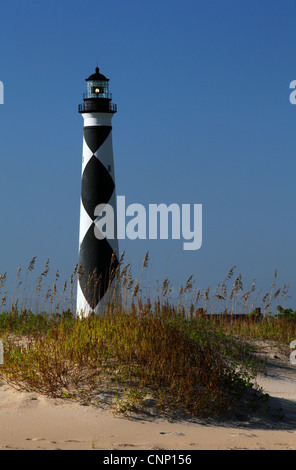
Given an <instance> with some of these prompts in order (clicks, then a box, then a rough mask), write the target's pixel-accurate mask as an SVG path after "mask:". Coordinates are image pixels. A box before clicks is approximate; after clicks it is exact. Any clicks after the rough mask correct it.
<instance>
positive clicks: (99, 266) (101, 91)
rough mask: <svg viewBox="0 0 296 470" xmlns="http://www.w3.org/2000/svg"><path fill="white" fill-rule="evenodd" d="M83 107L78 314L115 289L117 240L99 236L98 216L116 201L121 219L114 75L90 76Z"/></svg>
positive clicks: (98, 305)
mask: <svg viewBox="0 0 296 470" xmlns="http://www.w3.org/2000/svg"><path fill="white" fill-rule="evenodd" d="M78 110H79V113H81V114H82V116H83V119H84V129H83V154H82V181H81V206H80V232H79V266H80V275H79V279H78V285H77V307H76V310H77V314H78V315H81V316H87V315H89V314H90V313H100V312H101V311H102V305H103V304H104V300H106V298H107V297H108V296H107V292H108V290H109V291H110V289H109V287H110V283H111V281H112V278H111V277H112V272H114V269H116V267H117V266H118V241H117V238H116V228H115V236H114V237H113V238H110V239H108V238H107V237H106V236H104V234H101V236H99V237H98V229H97V227H96V225H95V224H96V219H98V217H99V216H100V214H99V213H98V210H97V209H96V208H98V206H99V207H100V211H99V212H100V213H102V208H103V207H104V206H105V205H107V204H108V205H109V206H112V208H113V211H114V221H115V225H116V193H115V174H114V162H113V146H112V126H111V120H112V117H113V115H114V114H115V113H116V112H117V106H116V105H115V104H113V103H112V96H111V94H110V93H109V79H108V78H106V77H105V76H104V75H103V74H101V73H100V69H99V68H98V67H97V68H96V70H95V73H94V74H92V75H91V76H90V77H89V78H87V79H86V93H85V94H84V96H83V103H82V104H80V105H79V108H78Z"/></svg>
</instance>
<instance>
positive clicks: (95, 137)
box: [83, 126, 112, 153]
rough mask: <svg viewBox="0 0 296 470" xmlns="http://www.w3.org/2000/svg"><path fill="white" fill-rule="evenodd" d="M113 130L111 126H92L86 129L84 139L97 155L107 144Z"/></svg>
mask: <svg viewBox="0 0 296 470" xmlns="http://www.w3.org/2000/svg"><path fill="white" fill-rule="evenodd" d="M111 129H112V127H111V126H90V127H85V128H84V131H83V132H84V138H85V141H86V143H87V145H88V147H89V148H90V149H91V151H92V153H96V151H97V150H98V149H99V148H100V147H101V145H102V144H103V143H104V142H105V140H106V139H107V137H108V135H109V134H110V131H111Z"/></svg>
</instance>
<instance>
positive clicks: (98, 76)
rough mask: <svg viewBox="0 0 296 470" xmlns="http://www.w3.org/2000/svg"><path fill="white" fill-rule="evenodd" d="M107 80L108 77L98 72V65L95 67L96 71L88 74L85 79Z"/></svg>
mask: <svg viewBox="0 0 296 470" xmlns="http://www.w3.org/2000/svg"><path fill="white" fill-rule="evenodd" d="M89 80H92V81H109V78H107V77H105V75H103V74H102V73H100V69H99V67H96V73H93V74H92V75H90V76H89V77H88V78H86V81H89Z"/></svg>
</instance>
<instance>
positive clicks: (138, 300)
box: [0, 253, 296, 416]
mask: <svg viewBox="0 0 296 470" xmlns="http://www.w3.org/2000/svg"><path fill="white" fill-rule="evenodd" d="M35 261H36V258H33V259H32V260H31V262H30V263H29V266H28V268H27V270H26V271H25V279H24V282H23V289H24V287H25V286H27V285H28V278H29V275H31V274H32V273H33V271H34V268H35ZM123 261H124V255H122V256H121V259H120V264H119V268H118V269H117V270H116V272H115V273H114V275H113V276H112V286H113V287H114V283H115V286H116V289H114V292H116V297H114V298H113V299H112V298H109V302H108V303H106V305H105V307H104V311H103V312H102V314H101V315H100V316H96V315H90V316H89V317H87V318H83V317H81V316H76V312H75V296H76V291H75V284H76V282H77V280H78V279H79V276H80V275H81V269H80V267H79V266H77V265H76V266H75V267H74V271H73V274H72V275H71V278H70V281H64V282H63V283H61V282H60V280H59V272H58V271H56V273H55V276H54V279H53V281H52V283H51V284H50V285H49V286H46V285H45V280H46V279H47V276H48V272H49V261H48V260H47V261H46V263H45V267H44V269H43V270H42V272H41V274H40V275H39V276H38V277H37V280H36V282H35V284H34V285H33V288H31V291H30V295H29V296H28V297H26V293H25V291H24V290H23V292H22V296H21V302H20V301H19V300H18V296H17V293H18V291H19V287H20V286H21V285H22V280H21V273H22V269H21V268H19V269H18V272H17V276H16V281H15V286H14V291H13V295H12V296H11V299H12V300H11V305H10V308H8V309H7V308H6V310H5V306H6V307H7V303H8V300H7V299H8V293H7V291H6V292H4V293H3V297H2V303H1V302H0V303H1V304H2V309H3V311H2V313H0V335H1V336H2V338H3V340H4V351H5V358H4V365H2V366H0V372H1V374H2V376H3V378H5V380H6V381H7V382H9V383H10V384H12V385H13V386H15V387H17V388H21V389H25V390H35V391H39V392H42V393H45V394H46V395H49V396H53V397H64V398H66V397H68V398H69V397H71V398H75V399H79V400H81V399H82V400H84V401H85V400H87V401H89V402H90V403H94V404H98V403H100V400H103V398H102V397H106V396H108V397H109V399H111V398H110V397H113V399H114V397H115V396H117V397H121V398H117V400H118V402H119V403H121V405H122V403H123V402H122V400H123V398H122V397H124V396H127V397H129V405H130V402H131V401H132V402H133V405H132V407H134V408H135V403H137V406H140V405H141V406H144V405H145V403H147V400H146V399H147V397H152V401H153V403H154V404H155V406H157V407H158V408H161V409H165V410H182V411H183V412H185V413H189V414H191V415H198V416H213V415H216V414H220V413H225V412H228V411H231V410H232V409H234V408H235V407H236V406H237V405H239V404H240V403H242V401H244V400H245V399H246V397H248V396H249V397H253V396H254V394H251V395H250V394H249V393H250V391H251V390H253V384H254V377H255V374H256V370H258V367H259V366H260V362H258V361H257V360H255V359H254V358H252V357H251V356H250V354H249V351H248V349H247V348H246V346H245V342H240V341H239V338H242V337H244V338H248V337H252V338H272V339H276V340H277V341H285V342H286V341H287V342H288V341H290V340H292V339H295V338H296V321H295V318H294V316H293V315H292V316H291V315H290V316H289V317H287V316H285V315H283V316H270V309H271V307H272V304H273V303H274V304H275V305H276V306H279V303H280V301H281V300H283V299H285V298H286V297H287V295H288V289H287V286H284V287H283V288H276V286H275V281H276V273H275V276H274V278H273V281H272V284H271V288H270V291H269V293H268V295H267V294H264V296H263V298H262V302H263V315H261V316H258V315H255V316H254V315H252V314H250V313H251V312H252V311H253V310H254V308H255V306H257V305H258V304H257V301H258V298H259V297H258V294H256V287H255V282H254V283H253V284H252V286H251V287H250V288H248V289H247V290H246V291H244V289H243V281H242V276H241V275H240V274H238V275H235V266H234V267H232V268H231V269H230V270H229V271H228V273H227V274H226V276H225V278H224V279H223V281H222V282H221V283H219V284H218V286H217V287H216V289H215V290H214V293H213V294H212V295H211V289H210V288H207V289H205V290H202V289H200V288H195V285H194V284H195V283H194V279H193V276H189V278H188V279H187V280H186V282H185V283H184V285H183V286H181V287H180V289H179V293H178V297H177V299H176V300H175V302H171V299H170V296H171V294H172V292H173V288H172V286H171V283H170V281H169V280H168V279H167V278H166V279H164V280H163V281H162V282H159V283H158V288H157V289H155V290H153V289H152V288H151V287H150V286H148V288H147V286H145V285H144V279H146V274H145V273H146V270H147V269H148V267H149V255H148V253H147V254H146V255H145V257H144V261H143V265H142V271H141V273H140V276H139V280H137V279H135V278H134V277H133V275H132V269H131V266H130V264H127V265H123ZM6 277H7V276H6V273H5V274H3V275H1V276H0V290H1V289H3V288H4V285H5V281H6ZM229 284H231V285H230V286H229ZM59 285H60V292H59V291H58V286H59ZM119 289H120V293H121V295H120V302H117V300H118V296H117V295H118V290H119ZM151 293H152V295H150V294H151ZM26 298H27V302H28V303H27V304H26V302H25V299H26ZM264 302H266V304H264ZM65 306H67V307H68V308H65ZM241 312H243V313H244V316H243V317H239V318H237V317H236V315H237V314H238V313H241ZM217 313H218V314H220V315H217ZM221 314H222V315H221ZM127 408H128V407H127V402H125V406H121V409H127Z"/></svg>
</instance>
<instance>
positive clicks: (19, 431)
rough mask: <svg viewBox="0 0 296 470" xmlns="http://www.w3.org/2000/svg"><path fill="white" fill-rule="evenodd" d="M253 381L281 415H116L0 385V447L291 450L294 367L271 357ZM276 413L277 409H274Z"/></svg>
mask: <svg viewBox="0 0 296 470" xmlns="http://www.w3.org/2000/svg"><path fill="white" fill-rule="evenodd" d="M258 383H259V384H260V385H261V386H263V388H264V390H265V391H266V392H268V393H269V394H270V395H271V406H272V408H273V409H274V410H277V409H278V408H282V409H283V413H284V419H283V420H278V419H277V420H266V421H265V422H263V421H262V420H261V419H259V418H257V419H253V420H251V421H249V422H243V423H239V422H236V423H231V424H227V423H226V424H225V423H224V424H221V423H220V424H219V425H218V424H217V423H216V425H215V424H211V425H209V424H208V425H206V424H202V423H191V422H186V421H174V422H170V421H168V420H165V419H160V418H154V419H142V418H137V419H130V420H128V419H122V418H117V417H114V416H113V415H112V414H111V413H110V412H109V411H106V410H102V409H97V408H93V407H89V406H81V405H78V404H70V403H67V402H66V401H65V400H53V399H47V398H45V397H43V396H41V395H38V394H35V393H21V392H17V391H15V390H13V389H11V388H10V387H8V386H7V385H6V384H4V383H2V384H0V449H36V450H37V449H52V450H53V449H65V450H66V449H102V450H113V449H118V450H121V449H122V450H129V449H131V450H136V449H139V450H140V449H151V450H152V449H155V450H156V449H165V450H196V449H281V450H286V449H296V366H292V365H291V364H290V363H289V361H288V360H287V359H279V358H276V359H271V360H270V361H269V364H268V374H267V376H266V377H265V376H260V377H259V379H258ZM275 414H278V416H280V415H281V414H282V412H276V413H275Z"/></svg>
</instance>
